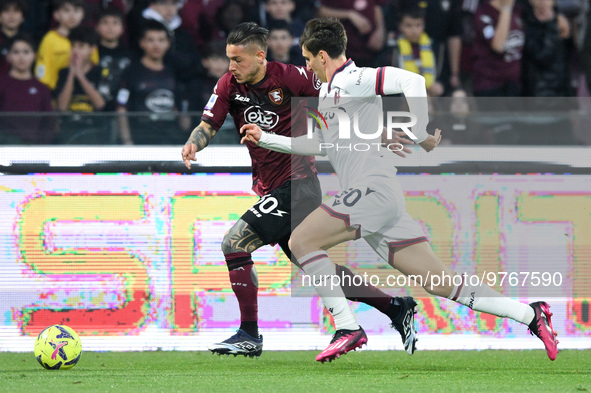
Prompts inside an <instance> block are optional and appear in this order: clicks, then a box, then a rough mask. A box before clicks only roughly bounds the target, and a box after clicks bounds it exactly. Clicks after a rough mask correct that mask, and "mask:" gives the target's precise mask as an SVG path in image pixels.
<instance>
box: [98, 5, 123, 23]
mask: <svg viewBox="0 0 591 393" xmlns="http://www.w3.org/2000/svg"><path fill="white" fill-rule="evenodd" d="M108 16H112V17H114V18H118V19H120V20H121V22H123V23H124V22H125V16H124V15H123V12H121V10H119V8H114V7H108V8H105V9H102V10H100V11H99V14H98V17H97V18H96V21H97V23H98V22H100V21H101V19H103V18H106V17H108Z"/></svg>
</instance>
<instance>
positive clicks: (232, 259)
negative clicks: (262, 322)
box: [225, 252, 259, 337]
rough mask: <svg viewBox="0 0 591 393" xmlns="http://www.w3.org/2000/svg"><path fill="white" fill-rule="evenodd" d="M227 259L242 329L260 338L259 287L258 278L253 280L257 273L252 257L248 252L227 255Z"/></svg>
mask: <svg viewBox="0 0 591 393" xmlns="http://www.w3.org/2000/svg"><path fill="white" fill-rule="evenodd" d="M225 257H226V263H227V264H228V270H229V271H230V273H229V275H230V284H232V290H233V291H234V294H235V295H236V299H237V300H238V305H239V307H240V329H242V330H244V331H245V332H246V333H248V334H250V335H251V336H253V337H258V336H259V332H258V311H259V305H258V301H257V292H258V290H259V287H258V282H257V281H256V278H255V279H254V280H253V276H255V271H254V270H253V266H254V264H253V262H252V259H251V256H250V254H249V253H247V252H235V253H231V254H226V255H225ZM255 277H256V276H255Z"/></svg>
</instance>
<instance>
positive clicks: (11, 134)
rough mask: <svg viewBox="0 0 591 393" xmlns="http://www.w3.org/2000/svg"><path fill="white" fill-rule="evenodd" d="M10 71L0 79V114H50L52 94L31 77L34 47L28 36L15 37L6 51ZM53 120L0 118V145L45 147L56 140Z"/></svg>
mask: <svg viewBox="0 0 591 393" xmlns="http://www.w3.org/2000/svg"><path fill="white" fill-rule="evenodd" d="M7 61H8V63H9V64H10V70H9V72H8V74H7V75H3V76H0V111H2V112H51V111H53V108H52V106H51V92H50V91H49V88H48V87H47V86H45V85H44V84H43V83H41V82H39V81H38V80H37V79H36V78H34V77H33V63H34V62H35V44H34V42H33V39H32V38H31V37H29V36H24V35H17V36H16V37H14V39H13V40H12V42H11V45H10V47H9V51H8V55H7ZM53 124H54V122H53V120H52V118H46V117H45V116H38V114H35V113H32V114H31V116H22V115H19V116H18V117H15V116H11V115H8V116H0V144H2V145H5V144H28V143H36V144H45V143H52V142H53V140H54V137H55V129H54V127H53Z"/></svg>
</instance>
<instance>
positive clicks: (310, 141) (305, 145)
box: [240, 124, 326, 156]
mask: <svg viewBox="0 0 591 393" xmlns="http://www.w3.org/2000/svg"><path fill="white" fill-rule="evenodd" d="M240 133H241V134H243V135H244V136H243V137H242V140H241V141H240V143H244V142H252V143H255V144H256V145H257V146H260V147H264V148H265V149H269V150H273V151H276V152H279V153H286V154H297V155H300V156H325V155H326V151H324V150H322V149H321V148H320V146H321V144H320V143H319V141H318V135H317V134H316V133H314V134H313V137H311V138H308V136H307V135H302V136H299V137H296V138H292V137H289V136H283V135H277V134H269V133H267V132H263V130H261V128H260V127H259V126H257V125H256V124H245V125H243V126H242V127H240Z"/></svg>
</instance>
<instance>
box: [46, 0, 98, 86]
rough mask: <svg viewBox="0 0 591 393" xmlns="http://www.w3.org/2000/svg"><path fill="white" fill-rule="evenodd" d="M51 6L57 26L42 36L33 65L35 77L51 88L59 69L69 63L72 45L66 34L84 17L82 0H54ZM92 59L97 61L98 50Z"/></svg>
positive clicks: (54, 83) (55, 81)
mask: <svg viewBox="0 0 591 393" xmlns="http://www.w3.org/2000/svg"><path fill="white" fill-rule="evenodd" d="M53 7H54V11H53V19H55V21H56V22H57V23H58V27H57V28H56V29H55V30H50V31H49V32H48V33H47V34H45V36H44V37H43V40H42V41H41V45H40V46H39V52H38V54H37V65H36V66H35V74H36V75H37V78H39V80H40V81H41V82H43V83H45V84H46V85H47V86H49V88H50V89H52V90H53V89H54V88H55V85H56V83H57V78H58V73H59V71H60V70H61V69H62V68H65V67H67V66H68V64H69V61H70V51H71V48H72V46H71V44H70V40H69V39H68V35H69V34H70V31H71V30H72V29H73V28H75V27H77V26H78V25H79V24H80V22H82V19H83V18H84V1H83V0H54V1H53ZM92 60H93V62H94V63H95V64H96V63H98V50H97V51H95V52H94V53H93V57H92Z"/></svg>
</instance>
